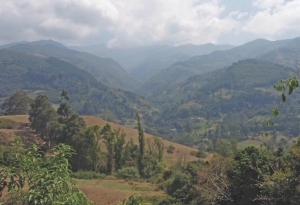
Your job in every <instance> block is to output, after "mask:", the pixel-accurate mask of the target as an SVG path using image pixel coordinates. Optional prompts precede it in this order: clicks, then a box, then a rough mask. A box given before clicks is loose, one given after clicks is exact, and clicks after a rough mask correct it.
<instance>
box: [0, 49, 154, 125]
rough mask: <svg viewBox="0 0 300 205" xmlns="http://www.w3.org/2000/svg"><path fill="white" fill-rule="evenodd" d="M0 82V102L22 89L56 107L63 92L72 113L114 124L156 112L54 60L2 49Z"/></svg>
mask: <svg viewBox="0 0 300 205" xmlns="http://www.w3.org/2000/svg"><path fill="white" fill-rule="evenodd" d="M31 46H32V45H31ZM0 79H1V80H0V98H6V97H8V96H10V95H11V94H12V93H13V92H15V91H16V90H18V89H23V90H26V91H27V92H28V93H29V94H30V95H33V96H34V95H36V94H38V93H46V94H47V95H48V97H49V100H50V101H51V102H52V103H59V99H60V92H61V90H63V89H65V90H67V91H68V92H69V95H70V98H71V101H70V102H71V104H72V107H73V109H74V110H75V111H77V112H79V113H80V114H86V115H97V116H101V117H103V118H105V119H106V118H110V119H111V120H115V121H118V120H126V119H130V118H131V119H133V118H135V117H134V114H135V112H136V111H139V112H141V113H143V114H144V115H145V114H148V115H151V112H152V111H154V110H157V109H155V108H154V107H153V106H152V105H151V104H150V103H149V102H147V100H145V99H144V98H143V97H140V96H138V95H137V94H134V93H131V92H128V91H122V90H120V89H113V88H109V87H107V86H105V85H103V84H102V83H100V82H98V81H97V80H96V79H95V78H94V77H93V76H92V75H91V74H90V73H88V72H86V71H84V70H82V69H80V68H78V67H76V66H74V65H72V64H70V63H68V62H66V61H63V60H60V59H58V58H55V57H49V58H41V57H36V56H33V55H28V54H25V53H22V52H18V51H14V50H10V49H2V50H0Z"/></svg>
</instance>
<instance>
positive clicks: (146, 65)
mask: <svg viewBox="0 0 300 205" xmlns="http://www.w3.org/2000/svg"><path fill="white" fill-rule="evenodd" d="M128 47H129V48H120V49H109V48H107V47H106V46H105V45H104V44H99V45H94V46H86V47H71V48H72V49H75V50H79V51H84V52H88V53H91V54H94V55H98V56H101V57H109V58H112V59H114V60H116V61H117V62H118V63H120V64H121V65H122V66H123V67H124V69H125V70H127V71H128V72H129V74H130V76H132V77H133V78H135V79H137V80H139V81H141V82H145V81H146V80H148V79H149V78H150V77H152V76H154V75H155V74H156V73H158V72H159V71H160V70H162V69H163V68H166V67H168V66H170V65H172V64H173V63H175V62H177V61H185V60H188V59H189V58H190V57H192V56H195V55H204V54H208V53H211V52H213V51H215V50H228V49H230V48H233V47H234V46H231V45H214V44H204V45H192V44H186V45H181V46H143V47H142V46H141V47H133V48H132V47H130V45H129V46H128Z"/></svg>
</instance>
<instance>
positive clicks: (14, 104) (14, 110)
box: [2, 90, 32, 115]
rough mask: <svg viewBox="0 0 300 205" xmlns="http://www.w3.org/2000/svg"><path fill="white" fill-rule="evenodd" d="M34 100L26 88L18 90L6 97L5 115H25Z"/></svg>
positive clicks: (3, 106) (4, 104)
mask: <svg viewBox="0 0 300 205" xmlns="http://www.w3.org/2000/svg"><path fill="white" fill-rule="evenodd" d="M31 101H32V100H31V99H30V98H29V97H27V95H26V92H25V91H24V90H18V91H17V92H15V93H14V94H12V96H10V97H9V98H7V99H5V101H4V103H3V105H2V110H4V115H24V114H27V113H28V110H29V104H30V102H31Z"/></svg>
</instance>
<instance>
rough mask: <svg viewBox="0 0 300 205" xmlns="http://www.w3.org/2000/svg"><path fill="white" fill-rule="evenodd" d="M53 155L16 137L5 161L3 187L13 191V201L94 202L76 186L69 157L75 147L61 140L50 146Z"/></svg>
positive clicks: (44, 204)
mask: <svg viewBox="0 0 300 205" xmlns="http://www.w3.org/2000/svg"><path fill="white" fill-rule="evenodd" d="M50 151H51V152H52V153H53V154H52V156H48V157H43V154H42V153H41V152H40V150H39V148H38V147H37V146H36V145H32V146H31V147H29V148H28V149H24V148H23V144H22V143H21V140H20V138H14V139H13V141H12V143H11V145H10V147H9V149H8V151H7V152H5V154H4V158H3V160H2V161H1V172H0V178H1V180H0V183H1V184H0V187H1V190H0V191H1V193H2V191H3V189H4V188H5V187H7V188H8V192H9V193H10V194H11V195H10V198H9V199H8V201H7V202H8V203H13V204H19V203H21V204H40V205H53V204H78V205H79V204H80V205H82V204H92V203H91V202H89V200H88V199H87V197H86V196H85V195H84V194H83V193H82V192H81V191H80V190H79V189H78V188H77V187H76V185H75V182H74V181H73V179H72V178H71V177H70V173H71V170H70V164H69V163H68V158H70V157H71V156H72V155H73V154H74V150H73V149H72V148H71V147H70V146H67V145H64V144H59V145H58V146H56V147H54V148H53V149H51V150H50Z"/></svg>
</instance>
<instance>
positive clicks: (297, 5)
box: [243, 0, 300, 39]
mask: <svg viewBox="0 0 300 205" xmlns="http://www.w3.org/2000/svg"><path fill="white" fill-rule="evenodd" d="M263 2H265V4H264V3H263ZM275 2H277V4H276V7H275V8H273V9H270V8H265V9H263V10H261V11H258V12H257V13H255V14H254V15H252V16H251V18H250V19H249V20H248V21H247V22H246V24H245V25H244V27H243V31H245V32H249V33H253V34H255V35H257V36H264V37H265V38H271V39H272V38H275V39H276V37H280V36H284V35H287V34H288V33H289V32H300V27H299V26H298V25H299V22H300V2H299V1H296V0H295V1H289V2H286V3H284V4H282V2H280V1H274V4H272V5H273V6H274V5H275ZM261 3H262V5H267V3H270V1H268V0H265V1H261Z"/></svg>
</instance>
